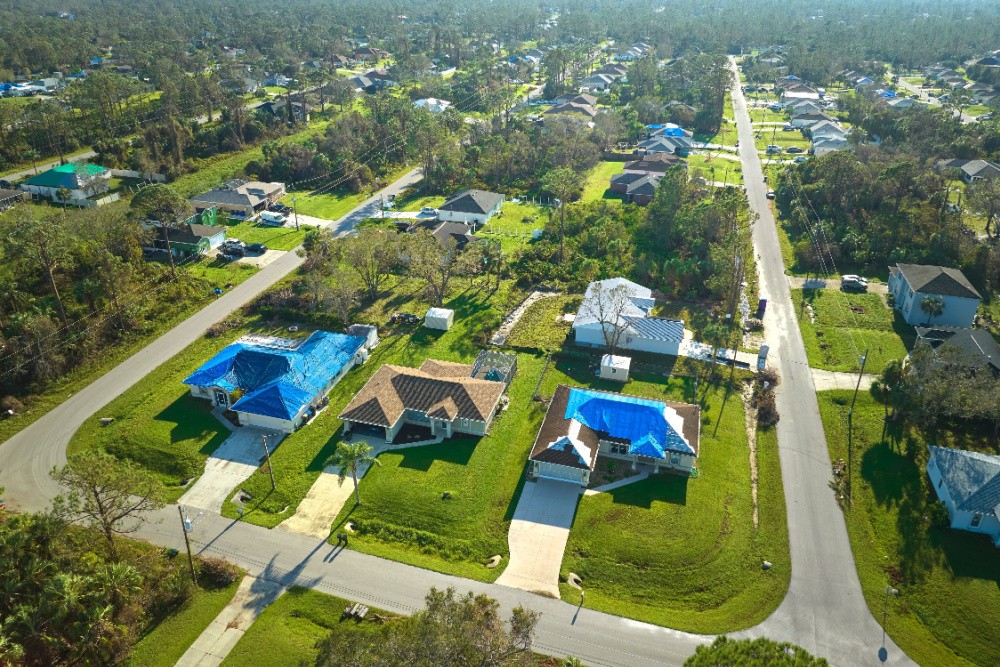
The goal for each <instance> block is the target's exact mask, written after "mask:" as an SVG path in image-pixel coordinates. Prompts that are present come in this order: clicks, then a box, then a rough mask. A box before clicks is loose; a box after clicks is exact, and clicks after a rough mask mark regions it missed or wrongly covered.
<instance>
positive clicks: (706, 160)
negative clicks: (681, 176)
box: [687, 153, 743, 185]
mask: <svg viewBox="0 0 1000 667" xmlns="http://www.w3.org/2000/svg"><path fill="white" fill-rule="evenodd" d="M687 162H688V174H689V175H690V176H691V178H695V177H696V176H701V177H702V178H704V179H705V180H708V181H718V182H719V183H729V184H730V185H739V184H741V183H742V182H743V166H742V165H741V164H740V162H739V160H727V159H725V158H722V157H718V154H717V153H709V154H703V153H692V154H691V155H690V156H688V159H687Z"/></svg>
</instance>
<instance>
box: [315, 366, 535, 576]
mask: <svg viewBox="0 0 1000 667" xmlns="http://www.w3.org/2000/svg"><path fill="white" fill-rule="evenodd" d="M436 356H441V355H436ZM542 366H543V361H542V359H541V357H538V356H533V355H528V354H521V355H519V358H518V371H517V375H516V377H515V378H514V381H513V383H512V384H511V386H510V388H509V390H508V395H509V396H510V408H508V409H507V410H506V411H505V412H503V413H501V414H500V415H499V416H498V417H497V418H496V420H495V421H494V422H493V425H492V427H491V430H490V434H489V435H488V436H487V437H485V438H482V439H481V440H475V439H462V438H454V439H452V440H450V441H448V442H447V443H444V444H442V445H440V446H434V447H418V448H414V449H410V450H401V451H399V452H386V453H384V454H382V455H381V456H380V457H379V460H380V461H381V462H382V465H381V466H377V467H375V468H373V469H372V470H371V471H370V472H369V473H368V474H367V475H366V476H365V478H364V479H363V480H362V481H361V502H362V504H361V506H360V507H351V506H347V507H345V508H344V510H343V511H342V512H341V513H340V516H339V517H338V518H337V521H336V522H335V524H334V525H335V527H336V526H340V525H342V524H343V522H345V521H347V520H351V521H353V522H354V523H355V526H356V527H359V528H360V532H361V534H360V535H358V536H355V537H353V538H352V539H351V547H352V548H354V549H357V550H359V551H362V552H365V553H370V554H374V555H376V556H381V557H384V558H390V559H392V560H398V561H402V562H405V563H409V564H411V565H416V566H418V567H423V568H428V569H432V570H437V571H439V572H445V573H448V574H453V575H457V576H462V577H467V578H469V579H476V580H479V581H494V580H495V579H496V578H497V576H499V574H500V571H501V570H502V568H497V569H495V570H488V569H486V568H485V567H484V566H483V563H485V561H486V560H488V559H489V558H490V557H491V556H493V555H494V554H501V555H506V554H507V530H508V527H509V522H510V519H511V516H512V515H513V512H514V506H515V503H516V499H517V495H518V490H519V487H520V484H521V482H522V480H523V478H524V476H523V471H524V466H525V462H526V460H527V455H528V451H529V450H530V449H531V445H532V443H533V442H534V438H535V432H536V431H537V429H538V425H539V424H540V423H541V419H542V412H543V410H542V406H541V405H540V404H538V403H535V402H533V401H531V394H532V391H533V390H534V388H535V384H536V383H537V381H538V378H539V375H540V374H541V372H542ZM446 491H447V492H449V493H450V494H451V497H450V499H448V500H445V499H443V498H442V494H443V493H444V492H446Z"/></svg>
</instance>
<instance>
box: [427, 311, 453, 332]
mask: <svg viewBox="0 0 1000 667" xmlns="http://www.w3.org/2000/svg"><path fill="white" fill-rule="evenodd" d="M454 323H455V311H454V310H451V309H450V308H431V309H430V310H428V311H427V314H426V315H424V326H425V327H427V328H428V329H440V330H442V331H447V330H448V329H450V328H451V325H452V324H454Z"/></svg>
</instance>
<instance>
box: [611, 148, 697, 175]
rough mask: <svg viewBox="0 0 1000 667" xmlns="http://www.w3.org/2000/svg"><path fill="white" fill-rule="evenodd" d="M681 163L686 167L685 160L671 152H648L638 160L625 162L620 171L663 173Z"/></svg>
mask: <svg viewBox="0 0 1000 667" xmlns="http://www.w3.org/2000/svg"><path fill="white" fill-rule="evenodd" d="M680 165H683V166H684V168H685V169H686V168H687V162H685V161H684V160H682V159H681V158H679V157H677V156H676V155H674V154H672V153H648V154H646V155H643V156H641V157H640V158H639V159H638V160H632V161H631V162H626V163H625V166H623V167H622V171H624V172H625V173H626V174H627V173H637V174H665V173H666V172H667V170H668V169H672V168H673V167H677V166H680Z"/></svg>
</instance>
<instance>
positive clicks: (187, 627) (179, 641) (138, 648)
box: [125, 581, 240, 667]
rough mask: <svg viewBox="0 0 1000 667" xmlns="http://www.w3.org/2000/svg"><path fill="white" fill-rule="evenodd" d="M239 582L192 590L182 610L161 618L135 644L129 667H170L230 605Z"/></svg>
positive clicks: (128, 663)
mask: <svg viewBox="0 0 1000 667" xmlns="http://www.w3.org/2000/svg"><path fill="white" fill-rule="evenodd" d="M239 585H240V582H238V581H237V582H236V583H234V584H230V585H229V586H226V587H225V588H220V589H216V590H205V589H204V588H195V589H194V592H193V593H192V595H191V599H190V600H188V601H187V602H186V603H185V604H184V606H183V607H181V608H180V609H179V610H177V611H176V612H174V613H172V614H171V615H170V616H168V617H167V618H165V619H163V620H162V621H161V622H160V623H159V624H158V625H156V626H154V627H153V628H151V629H150V630H149V632H147V633H146V634H145V635H143V637H142V638H141V639H140V640H139V641H138V643H136V645H135V649H134V650H133V651H132V655H131V656H130V657H129V659H128V661H127V662H126V663H125V664H126V665H129V667H173V665H175V664H176V663H177V661H178V660H179V659H180V657H181V656H182V655H184V652H185V651H187V650H188V647H189V646H191V644H193V643H194V641H195V640H196V639H198V636H199V635H200V634H201V633H202V632H203V631H204V630H205V628H207V627H208V626H209V624H210V623H211V622H212V620H213V619H214V618H215V617H216V616H218V615H219V612H220V611H222V609H223V607H225V606H226V605H227V604H229V601H230V600H232V599H233V595H235V594H236V589H237V588H238V587H239Z"/></svg>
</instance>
